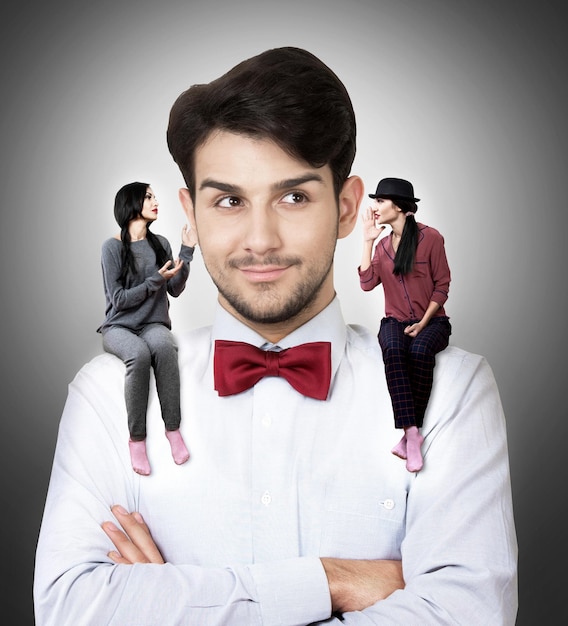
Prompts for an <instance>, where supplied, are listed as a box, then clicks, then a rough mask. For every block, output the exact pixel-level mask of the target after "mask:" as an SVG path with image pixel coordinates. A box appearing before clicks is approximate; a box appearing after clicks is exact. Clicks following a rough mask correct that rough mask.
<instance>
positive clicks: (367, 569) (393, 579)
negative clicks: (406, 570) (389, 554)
mask: <svg viewBox="0 0 568 626" xmlns="http://www.w3.org/2000/svg"><path fill="white" fill-rule="evenodd" d="M321 562H322V564H323V567H324V570H325V573H326V575H327V581H328V584H329V592H330V595H331V604H332V609H333V611H334V612H339V613H347V612H349V611H362V610H363V609H366V608H367V607H369V606H371V605H373V604H375V602H378V601H379V600H384V599H385V598H387V597H388V596H390V594H391V593H393V591H396V590H397V589H404V579H403V577H402V563H401V561H387V560H376V561H371V560H369V561H366V560H354V559H353V560H352V559H331V558H322V559H321Z"/></svg>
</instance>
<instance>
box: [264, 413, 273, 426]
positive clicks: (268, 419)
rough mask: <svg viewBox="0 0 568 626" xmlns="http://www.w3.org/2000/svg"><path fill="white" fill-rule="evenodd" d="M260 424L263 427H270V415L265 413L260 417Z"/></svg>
mask: <svg viewBox="0 0 568 626" xmlns="http://www.w3.org/2000/svg"><path fill="white" fill-rule="evenodd" d="M262 425H263V426H264V427H265V428H270V427H271V426H272V418H271V417H270V415H265V416H264V417H263V418H262Z"/></svg>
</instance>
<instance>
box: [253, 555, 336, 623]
mask: <svg viewBox="0 0 568 626" xmlns="http://www.w3.org/2000/svg"><path fill="white" fill-rule="evenodd" d="M251 572H252V576H253V578H254V581H255V585H256V590H257V593H258V600H259V602H260V610H261V613H262V623H263V624H265V625H266V626H272V625H274V626H293V625H296V624H310V623H312V622H316V621H319V620H324V619H327V618H328V617H330V616H331V597H330V595H329V586H328V583H327V576H326V574H325V571H324V569H323V565H322V562H321V561H320V559H318V558H316V557H299V558H295V559H287V560H283V561H278V562H274V561H272V562H271V563H256V564H255V565H253V566H251Z"/></svg>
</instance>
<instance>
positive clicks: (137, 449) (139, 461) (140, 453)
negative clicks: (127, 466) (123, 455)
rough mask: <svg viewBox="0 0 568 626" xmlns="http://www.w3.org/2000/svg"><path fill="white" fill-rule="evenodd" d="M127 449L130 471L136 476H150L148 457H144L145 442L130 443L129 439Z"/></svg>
mask: <svg viewBox="0 0 568 626" xmlns="http://www.w3.org/2000/svg"><path fill="white" fill-rule="evenodd" d="M128 448H129V450H130V461H131V462H132V469H133V470H134V471H135V472H136V473H137V474H142V476H148V475H149V474H150V462H149V461H148V456H147V455H146V440H144V439H143V440H142V441H132V439H129V440H128Z"/></svg>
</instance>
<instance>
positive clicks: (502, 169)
mask: <svg viewBox="0 0 568 626" xmlns="http://www.w3.org/2000/svg"><path fill="white" fill-rule="evenodd" d="M34 4H35V5H37V6H36V10H35V11H34V10H31V9H30V6H31V7H32V8H33V5H34ZM483 4H489V3H472V2H466V1H463V0H455V1H454V2H444V1H443V0H429V1H426V0H424V1H420V0H414V1H412V0H407V1H404V0H378V1H372V0H350V1H349V2H345V1H343V2H340V1H337V0H286V2H270V1H269V0H265V1H262V0H241V1H240V2H231V1H230V0H207V1H195V2H189V1H185V2H184V1H182V0H178V1H175V0H165V1H163V2H154V1H153V2H149V1H146V0H142V1H138V2H136V3H135V2H120V1H116V0H115V1H110V0H105V1H102V2H91V3H89V4H85V6H83V5H82V4H80V3H73V2H64V1H61V0H59V1H57V0H56V1H54V2H51V3H49V5H45V7H47V8H45V7H44V5H43V4H40V3H35V2H32V3H31V5H30V3H28V4H26V5H24V4H19V5H16V6H14V7H11V8H8V10H7V13H6V18H5V19H4V23H3V25H2V35H3V36H2V44H1V46H2V52H3V55H2V58H3V61H2V87H3V93H4V97H3V99H2V105H1V106H2V119H1V120H0V123H1V125H2V147H3V161H2V165H3V167H2V191H3V198H2V200H3V202H2V205H3V218H2V228H1V230H0V236H1V242H2V246H1V255H2V269H3V272H2V310H3V313H4V324H3V325H2V347H3V352H4V359H3V372H2V398H3V408H2V411H3V420H2V434H3V437H2V447H3V450H2V467H3V471H2V484H3V494H6V496H5V497H6V502H7V509H6V512H5V516H4V517H5V524H6V525H7V530H6V532H7V533H8V536H10V533H16V529H17V533H18V540H17V541H16V542H9V545H7V546H6V548H7V550H8V557H9V562H10V563H11V565H10V571H12V573H13V580H14V581H15V583H16V586H17V589H18V594H11V601H12V602H13V604H14V611H16V612H18V615H20V616H21V622H19V623H25V619H31V617H30V615H31V571H32V564H33V554H34V549H35V539H36V536H37V530H38V528H39V522H40V516H41V510H42V506H43V498H44V496H45V489H46V488H47V481H48V476H49V471H50V465H51V459H52V455H53V447H54V443H55V437H56V431H57V425H58V420H59V416H60V413H61V409H62V406H63V402H64V399H65V395H66V386H67V384H68V382H69V381H70V380H71V379H72V377H73V376H74V375H75V373H76V371H77V370H78V369H79V368H80V367H81V365H82V364H83V363H84V362H86V361H87V360H89V359H90V358H91V357H92V356H94V355H96V354H97V353H99V352H100V351H101V346H100V336H99V335H97V334H96V333H95V329H96V328H97V326H98V324H99V323H100V322H101V320H102V316H103V310H104V298H103V291H102V282H101V276H100V265H99V253H100V245H101V243H102V241H103V240H104V239H105V238H106V237H108V236H110V235H112V234H113V233H114V232H116V230H117V228H116V224H115V222H114V218H113V215H112V204H113V199H114V194H115V193H116V191H117V190H118V188H119V187H120V186H121V185H122V184H124V183H126V182H130V181H132V180H141V181H144V182H149V183H150V184H151V185H152V187H153V189H154V191H155V192H156V194H157V196H158V198H159V200H160V203H161V213H160V218H159V220H158V223H156V224H155V226H154V230H155V232H160V233H162V234H164V235H166V236H167V237H168V239H169V240H170V242H171V243H172V246H173V247H174V249H175V248H177V246H178V245H179V241H180V230H181V227H182V225H183V214H182V212H181V209H180V207H179V205H178V201H177V189H178V188H179V187H180V186H182V185H183V181H182V179H181V175H180V174H179V171H178V169H177V167H176V166H175V164H174V163H173V161H172V159H171V157H170V155H169V153H168V150H167V146H166V141H165V130H166V125H167V119H168V113H169V108H170V106H171V104H172V103H173V101H174V99H175V98H176V97H177V95H178V94H179V93H180V92H181V91H183V90H184V89H186V88H187V87H188V86H189V85H191V84H194V83H199V82H208V81H209V80H211V79H213V78H215V77H217V76H218V75H220V74H221V73H223V72H225V71H226V70H228V69H229V68H230V67H232V66H233V65H234V64H236V63H237V62H238V61H240V60H242V59H244V58H247V57H249V56H252V55H254V54H257V53H258V52H261V51H262V50H265V49H267V48H271V47H277V46H283V45H294V46H300V47H304V48H307V49H308V50H310V51H311V52H313V53H315V54H316V55H318V56H319V57H320V58H321V59H322V60H323V61H324V62H326V63H327V64H328V65H329V66H330V67H331V68H332V69H333V70H334V71H335V72H336V73H337V74H338V75H339V77H340V78H341V79H342V80H343V81H344V83H345V84H346V86H347V88H348V90H349V92H350V94H351V97H352V100H353V104H354V107H355V111H356V114H357V119H358V153H357V157H356V161H355V165H354V168H353V173H356V174H359V175H360V176H362V178H363V180H364V182H365V185H366V187H367V190H366V191H367V192H372V191H374V188H375V186H376V183H377V181H378V180H379V179H380V178H382V177H384V176H400V177H403V178H408V179H410V180H411V181H412V182H413V183H414V186H415V191H416V194H417V195H418V197H419V198H421V202H420V203H419V213H418V215H417V219H419V220H420V221H423V222H425V223H427V224H430V225H432V226H434V227H436V228H437V229H438V230H440V231H441V232H442V233H443V234H444V236H445V239H446V247H447V252H448V257H449V261H450V265H451V268H452V277H453V281H452V285H451V290H450V298H449V301H448V304H447V310H448V313H449V315H450V316H451V319H452V323H453V327H454V333H453V335H452V343H454V344H455V345H459V346H460V347H463V348H465V349H468V350H470V351H472V352H476V353H479V354H483V355H484V356H486V357H487V358H488V360H489V362H490V364H491V365H492V367H493V369H494V371H495V374H496V377H497V381H498V383H499V386H500V389H501V393H502V398H503V404H504V406H505V411H506V414H507V419H508V428H509V440H510V453H511V466H512V471H513V487H514V495H515V510H516V515H517V527H518V532H519V543H520V545H521V567H520V569H521V610H520V612H519V624H522V623H526V624H529V623H531V621H532V620H531V618H530V616H531V613H533V614H534V615H537V614H538V615H539V616H540V619H541V621H542V619H543V615H544V616H546V615H547V614H548V615H550V616H552V615H555V616H558V611H564V613H563V615H565V614H566V609H565V608H564V607H563V606H562V607H561V604H560V600H559V594H558V593H557V590H558V585H559V582H558V578H556V577H555V576H554V575H553V570H554V566H553V564H552V563H551V561H550V560H547V558H546V557H547V555H548V554H553V553H555V552H556V551H557V550H558V549H559V547H560V546H559V542H563V545H564V546H566V540H565V539H564V538H562V537H563V535H562V534H561V531H560V528H559V521H558V518H556V519H554V516H555V515H556V514H557V513H556V509H557V506H558V503H557V502H556V501H555V499H556V498H557V497H558V496H557V495H556V493H557V483H558V480H559V478H560V476H559V474H560V473H563V475H565V472H564V467H563V465H564V463H563V457H562V452H563V450H562V448H561V438H562V437H564V438H565V437H566V418H567V410H566V404H565V401H564V399H563V396H562V397H561V391H560V390H561V386H562V384H565V383H566V367H565V365H564V363H563V359H562V357H563V352H564V351H565V349H566V339H565V334H564V332H563V331H562V325H563V322H564V315H565V309H566V295H565V294H566V256H565V247H564V242H563V238H564V232H565V227H566V215H565V203H564V194H563V192H564V189H563V183H564V179H565V177H566V157H565V154H566V152H565V149H566V125H565V123H564V122H563V117H564V111H565V110H566V104H567V103H566V100H567V98H566V89H565V86H564V83H565V82H566V81H565V68H564V61H563V59H564V58H565V53H566V43H565V41H564V39H563V38H561V36H562V37H563V33H562V32H561V24H562V21H561V19H560V14H561V12H560V6H561V5H560V3H559V2H558V3H557V2H549V3H547V7H548V9H547V12H546V14H541V12H540V10H539V9H538V8H537V7H538V6H540V5H537V4H534V5H529V4H528V3H525V6H523V7H522V8H521V7H519V6H517V4H516V3H514V2H512V1H509V2H508V1H497V2H493V3H491V5H490V6H491V7H492V8H484V7H483V6H482V5H483ZM363 206H366V203H364V205H363ZM360 243H361V228H360V224H359V225H358V226H357V228H356V231H355V232H354V233H353V234H352V235H351V236H350V237H349V238H348V239H346V240H342V241H340V242H339V244H338V250H337V256H336V285H337V290H338V294H339V297H340V299H341V301H342V304H343V308H344V313H345V317H346V320H347V321H348V322H353V323H361V324H365V325H367V326H370V327H371V328H378V322H379V318H380V316H381V315H382V310H383V301H382V294H381V293H380V290H375V291H373V292H371V293H364V292H362V291H361V290H360V288H359V284H358V277H357V273H356V267H357V265H358V263H359V258H360V251H361V246H360ZM214 302H215V291H214V289H213V286H212V284H211V283H210V280H209V278H208V276H207V274H206V272H205V270H204V267H203V263H202V260H201V257H200V255H199V253H198V254H197V255H196V260H195V262H194V264H193V265H192V275H191V278H190V281H189V283H188V286H187V289H186V291H185V293H184V294H183V295H182V296H181V297H180V298H179V299H178V300H175V301H172V318H173V324H174V330H175V331H182V330H184V329H186V328H192V327H195V326H200V325H203V324H208V323H209V322H210V321H211V313H212V310H213V307H214ZM15 477H18V480H17V481H14V479H15ZM472 480H475V477H472ZM529 590H530V591H529ZM537 610H538V613H537Z"/></svg>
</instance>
